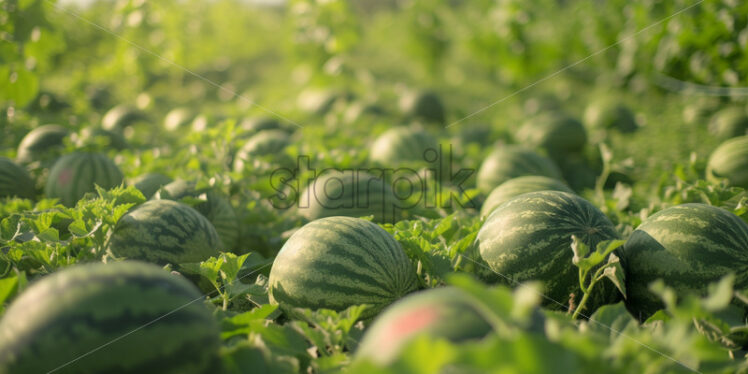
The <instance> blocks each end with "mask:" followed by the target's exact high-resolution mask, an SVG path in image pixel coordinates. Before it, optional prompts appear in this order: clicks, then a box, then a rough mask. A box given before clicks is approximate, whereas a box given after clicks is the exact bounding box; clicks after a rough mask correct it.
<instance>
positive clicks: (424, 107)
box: [399, 91, 446, 124]
mask: <svg viewBox="0 0 748 374" xmlns="http://www.w3.org/2000/svg"><path fill="white" fill-rule="evenodd" d="M399 104H400V110H402V112H403V114H405V116H406V117H407V118H409V119H414V120H417V121H424V122H426V123H434V124H444V122H446V114H445V110H444V104H442V101H441V99H440V98H439V95H437V94H436V93H435V92H432V91H420V92H410V93H408V94H406V95H403V96H402V97H401V98H400V103H399Z"/></svg>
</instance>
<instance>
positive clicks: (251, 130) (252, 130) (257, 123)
mask: <svg viewBox="0 0 748 374" xmlns="http://www.w3.org/2000/svg"><path fill="white" fill-rule="evenodd" d="M239 128H240V129H242V131H244V133H245V134H247V135H249V136H252V135H255V134H257V133H258V132H260V131H264V130H283V129H284V127H283V125H281V123H280V121H278V120H277V119H275V118H272V117H251V118H246V119H244V120H243V121H241V122H240V123H239Z"/></svg>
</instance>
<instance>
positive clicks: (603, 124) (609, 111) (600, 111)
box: [584, 99, 639, 132]
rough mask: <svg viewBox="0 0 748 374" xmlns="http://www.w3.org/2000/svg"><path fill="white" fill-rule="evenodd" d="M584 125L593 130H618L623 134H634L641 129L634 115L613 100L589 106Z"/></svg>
mask: <svg viewBox="0 0 748 374" xmlns="http://www.w3.org/2000/svg"><path fill="white" fill-rule="evenodd" d="M584 123H585V125H587V126H589V127H590V128H592V129H601V130H604V129H616V130H618V131H621V132H633V131H636V129H637V128H638V127H639V125H638V124H637V122H636V117H635V116H634V113H633V112H632V111H631V110H630V109H629V108H628V107H626V106H625V105H623V104H619V103H617V102H616V101H615V100H611V99H603V100H599V101H596V102H593V103H591V104H590V105H588V106H587V108H586V109H585V111H584Z"/></svg>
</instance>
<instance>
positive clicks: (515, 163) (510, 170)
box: [477, 145, 561, 194]
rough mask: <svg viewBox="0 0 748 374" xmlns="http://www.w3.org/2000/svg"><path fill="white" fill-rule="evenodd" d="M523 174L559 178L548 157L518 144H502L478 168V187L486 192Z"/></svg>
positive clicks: (559, 174) (556, 168) (558, 173)
mask: <svg viewBox="0 0 748 374" xmlns="http://www.w3.org/2000/svg"><path fill="white" fill-rule="evenodd" d="M525 175H542V176H546V177H550V178H555V179H561V172H560V171H559V169H558V167H557V166H556V165H555V164H554V163H553V161H551V160H549V159H548V158H546V157H543V156H541V155H539V154H538V153H536V152H533V151H532V150H529V149H527V148H524V147H521V146H518V145H502V146H500V147H499V148H498V149H496V150H495V151H493V152H491V154H489V155H488V157H486V159H485V160H484V161H483V164H482V165H481V166H480V169H478V175H477V183H478V189H480V190H481V191H482V192H483V193H486V194H487V193H490V192H491V190H493V189H494V188H496V186H498V185H500V184H502V183H504V182H506V181H508V180H509V179H512V178H516V177H521V176H525Z"/></svg>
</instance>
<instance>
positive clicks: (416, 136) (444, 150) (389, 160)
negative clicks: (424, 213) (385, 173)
mask: <svg viewBox="0 0 748 374" xmlns="http://www.w3.org/2000/svg"><path fill="white" fill-rule="evenodd" d="M449 152H450V149H449V148H448V147H440V146H439V142H437V140H436V139H435V138H434V137H433V136H431V134H429V133H428V132H426V131H425V130H424V129H422V128H420V127H418V126H413V127H395V128H392V129H390V130H387V131H386V132H385V133H383V134H382V135H380V136H379V137H378V138H377V139H376V140H375V141H374V143H373V144H372V145H371V148H370V150H369V159H370V160H371V161H373V162H375V163H377V164H379V165H381V166H383V167H386V168H391V169H397V168H400V167H405V166H408V165H424V166H427V167H428V168H429V169H433V170H434V171H439V176H438V177H439V179H442V180H444V179H448V178H449V177H450V171H451V168H450V162H451V160H450V158H449Z"/></svg>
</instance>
